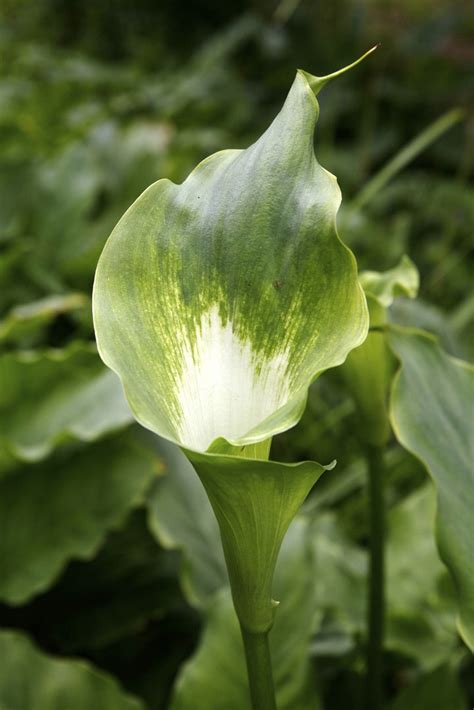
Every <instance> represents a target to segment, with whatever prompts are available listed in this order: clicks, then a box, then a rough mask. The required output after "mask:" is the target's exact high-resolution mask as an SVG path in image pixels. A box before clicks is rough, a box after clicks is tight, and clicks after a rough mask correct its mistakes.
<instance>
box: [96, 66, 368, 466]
mask: <svg viewBox="0 0 474 710" xmlns="http://www.w3.org/2000/svg"><path fill="white" fill-rule="evenodd" d="M342 71H344V70H342ZM338 73H339V72H336V74H335V75H331V76H329V77H324V78H318V77H313V76H311V75H309V74H307V73H306V72H303V71H298V73H297V75H296V78H295V81H294V83H293V86H292V88H291V90H290V93H289V94H288V97H287V99H286V102H285V104H284V106H283V108H282V110H281V111H280V113H279V114H278V116H277V117H276V118H275V120H274V121H273V123H272V124H271V126H270V127H269V128H268V130H267V131H266V132H265V133H264V134H263V135H262V137H261V138H260V139H259V140H258V141H257V142H256V143H254V144H253V145H252V146H250V148H248V149H247V150H223V151H221V152H219V153H216V154H214V155H211V156H210V157H209V158H207V159H206V160H204V161H203V162H202V163H200V165H198V167H197V168H196V169H195V170H194V171H193V172H192V173H191V174H190V176H189V177H188V178H187V179H186V180H185V181H184V182H183V183H182V184H181V185H175V184H173V183H172V182H170V181H169V180H166V179H164V180H159V181H158V182H156V183H155V184H153V185H152V186H151V187H149V188H148V189H147V190H146V191H145V192H144V193H143V194H142V195H141V196H140V197H139V198H138V200H137V201H136V202H135V203H134V204H133V205H132V206H131V207H130V209H129V210H128V211H127V212H126V214H125V215H124V217H123V218H122V219H121V221H120V222H119V224H118V225H117V227H116V228H115V230H114V231H113V233H112V235H111V237H110V239H109V241H108V242H107V245H106V247H105V249H104V251H103V254H102V256H101V259H100V261H99V265H98V268H97V274H96V280H95V287H94V322H95V328H96V334H97V342H98V347H99V352H100V354H101V356H102V358H103V360H104V361H105V362H106V363H107V364H108V365H109V366H110V367H111V368H112V369H113V370H115V371H116V372H117V373H118V374H119V376H120V377H121V379H122V382H123V384H124V387H125V390H126V393H127V397H128V400H129V402H130V405H131V408H132V411H133V412H134V414H135V416H136V418H137V419H138V420H139V421H140V422H141V423H142V424H143V425H144V426H145V427H147V428H149V429H151V430H152V431H155V432H156V433H157V434H160V435H161V436H164V437H165V438H167V439H170V440H171V441H174V442H175V443H177V444H179V445H181V446H183V447H185V448H186V449H190V450H193V451H199V452H204V451H207V450H208V449H209V448H210V447H211V446H212V444H213V443H214V442H215V441H216V439H224V440H226V441H227V442H229V443H230V444H231V445H233V446H234V447H242V446H245V445H248V444H255V443H256V442H260V441H263V440H265V439H268V438H269V437H271V436H273V435H274V434H277V433H278V432H281V431H284V430H286V429H288V428H289V427H291V426H293V425H294V424H295V423H296V422H297V421H298V420H299V418H300V417H301V414H302V411H303V408H304V404H305V398H306V392H307V389H308V386H309V384H310V383H311V382H312V381H313V380H314V379H315V378H316V377H317V376H318V375H319V374H320V373H321V372H323V371H324V370H326V369H327V368H330V367H334V366H336V365H339V364H341V363H342V362H343V361H344V360H345V358H346V356H347V354H348V352H349V351H350V350H351V349H353V348H354V347H356V346H357V345H360V344H361V343H362V342H363V340H364V339H365V337H366V333H367V310H366V304H365V299H364V296H363V293H362V290H361V288H360V286H359V283H358V281H357V271H356V263H355V260H354V257H353V255H352V254H351V252H350V251H349V250H348V249H347V248H346V247H345V246H344V245H343V244H342V242H341V241H340V240H339V237H338V236H337V233H336V227H335V221H336V213H337V210H338V207H339V204H340V201H341V193H340V189H339V187H338V184H337V181H336V178H335V177H334V176H333V175H331V174H330V173H329V172H328V171H327V170H325V169H324V168H323V167H321V166H320V165H319V164H318V162H317V160H316V157H315V155H314V149H313V138H314V129H315V125H316V122H317V119H318V115H319V105H318V101H317V99H316V94H317V93H318V92H319V90H320V89H321V87H322V86H323V85H324V84H325V83H326V82H327V81H328V80H329V79H330V78H332V76H336V75H337V74H338Z"/></svg>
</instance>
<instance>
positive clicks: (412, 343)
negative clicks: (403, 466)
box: [389, 329, 474, 648]
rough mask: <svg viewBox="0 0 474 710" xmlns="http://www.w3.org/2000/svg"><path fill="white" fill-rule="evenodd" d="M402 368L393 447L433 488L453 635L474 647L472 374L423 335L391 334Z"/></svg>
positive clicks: (397, 386) (393, 416) (395, 392)
mask: <svg viewBox="0 0 474 710" xmlns="http://www.w3.org/2000/svg"><path fill="white" fill-rule="evenodd" d="M389 343H390V346H391V347H392V349H393V351H394V353H395V354H396V355H397V357H398V358H399V360H400V362H401V369H400V372H399V373H398V375H397V376H396V379H395V382H394V386H393V391H392V400H391V419H392V424H393V428H394V431H395V433H396V435H397V438H398V439H399V441H400V443H401V444H402V445H403V446H404V447H405V448H407V449H408V450H409V451H411V452H412V453H413V454H415V456H417V457H418V458H419V459H421V461H422V462H423V463H424V464H425V465H426V467H427V469H428V471H429V473H430V475H431V476H432V478H433V480H434V482H435V485H436V490H437V496H438V511H437V540H438V546H439V551H440V555H441V558H442V559H443V561H444V562H445V563H446V565H447V566H448V568H449V570H450V572H451V574H452V576H453V579H454V583H455V586H456V591H457V594H458V599H459V613H460V629H461V633H462V635H463V637H464V639H465V640H466V642H467V643H468V645H469V646H470V647H471V648H474V566H473V564H472V561H473V551H472V540H473V539H474V516H473V513H472V511H473V510H474V469H473V465H472V462H473V460H474V453H473V448H472V446H473V441H472V403H473V401H474V369H473V368H472V367H471V366H469V365H468V364H467V363H464V362H462V361H460V360H455V359H453V358H451V357H450V356H448V355H446V354H445V353H444V352H443V351H442V350H441V348H440V347H439V346H438V344H437V343H436V341H435V340H434V339H433V338H432V337H430V336H428V335H426V334H423V333H422V332H417V331H403V330H401V329H398V330H395V329H393V330H392V331H391V332H390V335H389Z"/></svg>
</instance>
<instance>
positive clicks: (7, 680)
mask: <svg viewBox="0 0 474 710" xmlns="http://www.w3.org/2000/svg"><path fill="white" fill-rule="evenodd" d="M0 658H1V659H2V662H1V663H0V707H1V708H2V710H86V708H90V710H93V709H94V710H95V708H97V710H99V708H100V710H143V708H144V706H143V704H142V703H141V702H140V701H139V700H136V699H135V698H132V697H131V696H129V695H126V694H125V693H124V691H122V690H121V689H120V687H119V685H118V683H117V681H116V680H114V679H113V678H112V677H111V676H109V675H107V674H106V673H103V672H101V671H98V670H97V669H95V668H94V667H93V666H91V665H90V664H89V663H86V662H85V661H78V660H72V661H71V660H65V659H60V658H54V657H52V656H48V655H46V654H44V653H42V652H41V651H40V650H39V649H37V648H36V647H35V646H34V645H33V644H32V642H31V641H30V640H29V639H28V638H27V637H26V636H23V635H22V634H19V633H18V632H15V631H0Z"/></svg>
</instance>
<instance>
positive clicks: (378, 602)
mask: <svg viewBox="0 0 474 710" xmlns="http://www.w3.org/2000/svg"><path fill="white" fill-rule="evenodd" d="M367 464H368V473H369V523H370V544H369V548H370V569H369V604H368V631H369V639H368V646H367V710H381V708H382V705H383V641H384V615H385V569H384V542H385V501H384V466H383V447H381V446H371V445H369V446H367Z"/></svg>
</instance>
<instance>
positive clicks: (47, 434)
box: [0, 344, 132, 470]
mask: <svg viewBox="0 0 474 710" xmlns="http://www.w3.org/2000/svg"><path fill="white" fill-rule="evenodd" d="M131 421H132V417H131V414H130V410H129V408H128V406H127V403H126V402H125V399H124V397H123V394H122V391H121V387H120V383H119V381H118V379H117V377H116V376H114V375H113V373H111V372H110V371H108V370H106V369H105V368H104V367H103V366H102V364H101V362H100V360H99V358H98V357H97V354H96V353H95V351H94V348H93V347H91V346H89V345H80V344H75V345H73V346H71V347H70V348H68V349H65V350H47V351H45V352H38V353H36V352H31V353H30V352H25V353H13V352H12V353H7V354H5V355H3V356H2V357H1V358H0V470H1V468H2V461H3V468H6V467H8V465H12V464H13V462H14V461H15V460H20V461H38V460H40V459H43V458H45V457H46V456H47V455H48V454H49V453H50V452H51V451H52V450H53V449H54V448H55V447H56V446H58V445H60V444H61V443H64V442H66V441H71V440H74V439H78V440H80V441H94V440H95V439H98V438H99V437H101V436H103V435H104V434H106V433H107V432H110V431H113V430H115V429H119V428H121V427H123V426H125V425H127V424H129V423H130V422H131Z"/></svg>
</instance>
